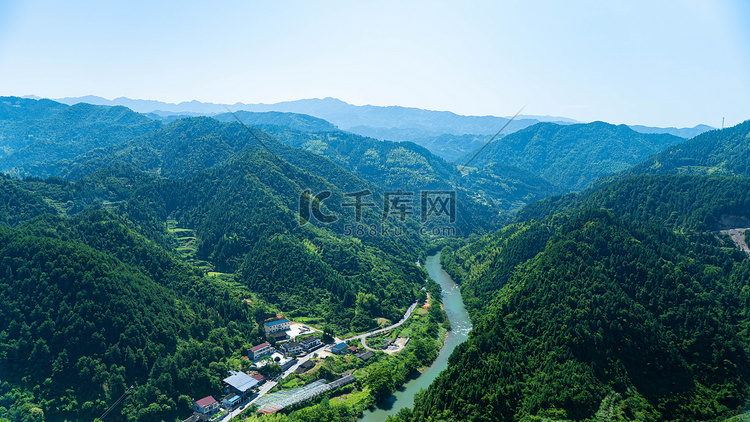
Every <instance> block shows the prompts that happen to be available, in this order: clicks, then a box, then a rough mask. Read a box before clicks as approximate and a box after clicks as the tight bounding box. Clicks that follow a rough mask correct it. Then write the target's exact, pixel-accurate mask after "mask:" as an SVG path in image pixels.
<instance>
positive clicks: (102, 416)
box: [98, 385, 135, 420]
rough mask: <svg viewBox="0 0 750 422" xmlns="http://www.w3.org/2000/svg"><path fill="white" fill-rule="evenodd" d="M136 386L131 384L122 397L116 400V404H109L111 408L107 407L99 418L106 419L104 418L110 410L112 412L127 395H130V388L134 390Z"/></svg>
mask: <svg viewBox="0 0 750 422" xmlns="http://www.w3.org/2000/svg"><path fill="white" fill-rule="evenodd" d="M134 387H135V386H134V385H131V386H130V388H128V389H127V390H125V392H124V393H122V395H121V396H120V398H119V399H117V401H116V402H114V404H113V405H112V406H109V409H107V410H106V411H105V412H104V413H102V415H101V416H99V418H98V419H99V420H104V418H105V417H106V416H107V415H109V412H111V411H112V410H113V409H114V408H115V407H116V406H117V405H118V404H120V402H121V401H122V400H123V399H124V398H125V396H127V395H128V393H130V390H132V389H133V388H134Z"/></svg>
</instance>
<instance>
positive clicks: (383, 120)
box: [35, 96, 712, 161]
mask: <svg viewBox="0 0 750 422" xmlns="http://www.w3.org/2000/svg"><path fill="white" fill-rule="evenodd" d="M35 98H36V97H35ZM57 101H59V102H62V103H64V104H69V105H73V104H76V103H78V102H85V103H89V104H96V105H107V106H113V105H122V106H125V107H128V108H130V109H131V110H133V111H137V112H140V113H156V114H158V115H162V116H168V115H174V114H177V115H213V114H220V113H226V111H227V108H229V109H230V110H232V111H238V110H245V111H256V112H266V111H281V112H291V113H298V114H307V115H310V116H314V117H318V118H321V119H324V120H326V121H328V122H331V123H333V124H334V125H336V126H337V127H338V128H339V129H342V130H345V131H348V132H352V133H356V134H358V135H362V136H368V137H372V138H377V139H382V140H389V141H412V142H415V143H417V144H419V145H422V146H425V147H427V148H429V149H430V150H431V151H433V153H435V154H437V155H439V156H441V157H443V158H445V159H447V160H450V161H453V160H454V159H456V158H458V157H459V156H460V155H461V154H460V153H456V152H454V151H453V149H455V148H456V146H455V144H457V143H458V144H463V143H464V140H460V139H458V140H457V139H455V137H456V136H458V137H461V136H463V135H474V137H475V138H481V140H478V141H477V142H474V143H470V144H469V146H468V147H464V146H460V147H458V149H460V152H463V153H467V152H469V151H472V150H473V149H476V148H475V147H477V145H479V144H480V143H481V142H485V143H486V142H487V141H488V140H489V139H490V136H488V135H494V134H495V133H497V131H498V130H500V128H502V127H503V126H504V125H505V124H506V123H508V121H509V118H507V117H496V116H461V115H457V114H455V113H452V112H449V111H432V110H423V109H418V108H413V107H400V106H390V107H383V106H372V105H365V106H355V105H352V104H348V103H346V102H344V101H341V100H338V99H335V98H323V99H305V100H296V101H285V102H280V103H276V104H245V103H239V102H238V103H235V104H228V105H223V104H214V103H203V102H199V101H190V102H182V103H179V104H173V103H165V102H160V101H154V100H135V99H130V98H125V97H120V98H116V99H114V100H107V99H105V98H101V97H97V96H85V97H69V98H61V99H57ZM539 122H555V123H558V124H570V123H579V122H577V121H575V120H573V119H569V118H565V117H556V116H537V115H519V116H518V117H516V119H515V120H513V121H512V122H511V123H510V124H509V125H508V126H507V127H506V128H505V129H504V130H503V133H502V135H503V136H504V135H507V134H510V133H513V132H516V131H518V130H521V129H524V128H526V127H529V126H532V125H534V124H536V123H539ZM631 128H632V129H633V130H635V131H637V132H641V133H669V134H671V135H675V136H680V137H683V138H691V137H693V136H695V135H698V134H700V133H702V132H705V131H707V130H710V129H712V128H711V127H710V126H706V125H698V126H695V127H693V128H673V127H670V128H656V127H646V126H640V125H634V126H631ZM446 135H447V138H448V139H445V138H446ZM441 136H442V137H443V139H439V140H438V139H437V138H440V137H441ZM459 141H460V142H459ZM446 143H448V144H452V145H450V146H448V147H447V148H442V149H441V148H434V149H433V148H432V146H433V145H435V144H446Z"/></svg>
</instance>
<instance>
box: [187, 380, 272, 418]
mask: <svg viewBox="0 0 750 422" xmlns="http://www.w3.org/2000/svg"><path fill="white" fill-rule="evenodd" d="M264 382H265V378H264V377H263V375H261V374H255V375H249V374H246V373H244V372H238V371H229V376H228V377H227V378H224V379H223V380H222V384H223V385H224V394H225V396H224V398H223V399H222V400H221V401H218V400H216V399H215V398H214V397H213V396H206V397H203V398H202V399H200V400H196V401H195V402H193V411H194V412H196V413H197V414H200V415H206V416H210V415H213V414H215V413H216V412H218V411H220V410H231V409H234V408H235V407H237V406H238V405H239V404H240V403H242V402H244V401H245V399H247V398H248V397H250V395H252V393H253V389H254V388H256V387H258V386H260V385H262V384H263V383H264Z"/></svg>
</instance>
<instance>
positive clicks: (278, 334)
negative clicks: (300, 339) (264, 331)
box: [268, 331, 289, 342]
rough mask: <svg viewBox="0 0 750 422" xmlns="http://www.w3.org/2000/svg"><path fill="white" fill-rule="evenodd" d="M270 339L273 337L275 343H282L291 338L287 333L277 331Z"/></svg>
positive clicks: (270, 335)
mask: <svg viewBox="0 0 750 422" xmlns="http://www.w3.org/2000/svg"><path fill="white" fill-rule="evenodd" d="M268 337H271V338H272V339H273V341H277V342H278V341H281V340H286V339H288V338H289V335H288V334H287V333H286V331H276V332H275V333H271V334H269V335H268Z"/></svg>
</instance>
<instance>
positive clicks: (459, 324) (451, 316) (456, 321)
mask: <svg viewBox="0 0 750 422" xmlns="http://www.w3.org/2000/svg"><path fill="white" fill-rule="evenodd" d="M425 268H426V269H427V273H428V274H430V277H432V279H433V280H435V281H436V282H438V284H440V288H441V289H443V305H444V306H445V313H446V314H448V320H449V321H450V322H451V327H452V329H451V331H450V332H449V333H448V338H447V339H446V340H445V343H444V344H443V348H442V349H440V353H439V354H438V357H437V359H435V361H434V362H433V363H432V365H430V366H429V367H428V368H427V369H426V370H425V371H424V372H423V373H422V374H421V375H419V376H418V377H417V378H413V379H411V380H409V382H407V383H406V384H404V385H403V386H402V387H401V388H400V389H399V390H398V391H396V393H395V394H393V395H392V396H391V397H389V398H388V399H386V400H384V401H383V402H382V403H380V404H379V405H378V407H376V408H375V409H372V410H365V413H364V414H363V415H362V418H361V419H359V422H382V421H384V420H385V418H386V417H388V416H392V415H395V414H396V412H398V411H399V410H400V409H401V408H404V407H414V395H415V394H416V393H417V392H419V390H421V389H423V388H427V387H429V386H430V384H431V383H432V380H434V379H435V377H437V376H438V374H439V373H440V372H441V371H442V370H443V369H445V368H447V367H448V356H450V354H451V353H453V349H455V348H456V346H458V345H459V344H461V343H463V342H464V341H466V339H467V338H468V336H469V331H471V319H470V318H469V313H468V312H466V308H465V307H464V302H463V300H462V299H461V291H460V290H459V289H458V286H457V285H456V283H454V282H453V280H452V279H451V277H450V276H449V275H448V273H446V272H445V271H444V270H443V267H442V266H441V265H440V254H439V253H438V254H435V255H432V256H429V257H428V258H427V262H426V263H425Z"/></svg>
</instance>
